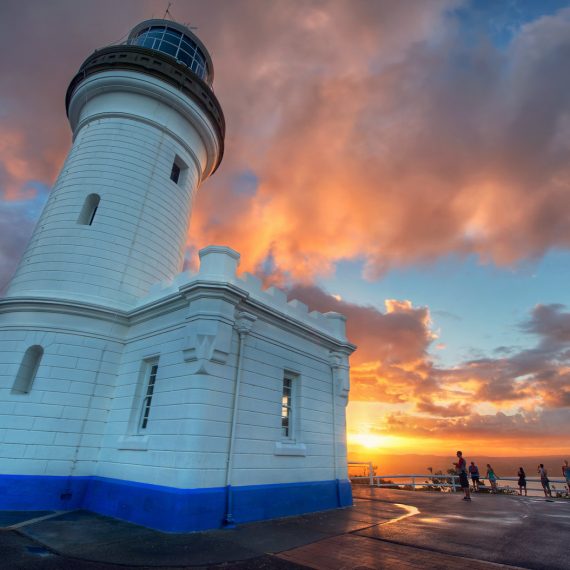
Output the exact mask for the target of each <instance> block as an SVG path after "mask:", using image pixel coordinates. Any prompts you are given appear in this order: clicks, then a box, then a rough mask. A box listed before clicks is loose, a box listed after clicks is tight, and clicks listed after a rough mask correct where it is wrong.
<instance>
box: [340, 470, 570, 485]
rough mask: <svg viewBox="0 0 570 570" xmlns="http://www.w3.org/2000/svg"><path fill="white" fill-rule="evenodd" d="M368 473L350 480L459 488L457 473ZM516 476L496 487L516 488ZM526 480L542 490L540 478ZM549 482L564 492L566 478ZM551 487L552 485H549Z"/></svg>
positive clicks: (502, 478) (504, 479)
mask: <svg viewBox="0 0 570 570" xmlns="http://www.w3.org/2000/svg"><path fill="white" fill-rule="evenodd" d="M350 465H360V466H365V465H366V466H368V465H369V466H370V469H372V464H368V463H349V466H350ZM369 473H370V474H369V475H367V476H355V477H350V479H351V481H355V480H356V481H360V480H366V479H367V480H368V481H369V485H370V486H371V487H394V486H398V487H400V486H404V485H405V486H411V487H412V488H413V489H414V490H415V489H416V487H425V486H428V485H429V486H431V487H442V488H450V489H452V490H453V492H455V491H457V490H458V489H459V487H460V486H459V475H452V474H441V475H440V474H433V475H432V474H431V473H407V474H403V475H402V474H396V475H376V474H371V473H372V470H371V471H370V472H369ZM386 479H411V482H409V481H408V482H404V483H398V482H391V483H386V482H381V481H385V480H386ZM417 479H421V480H420V481H417ZM441 479H446V480H450V481H451V482H449V483H448V482H437V483H436V482H435V480H438V481H439V480H441ZM488 480H489V479H488V477H481V476H480V477H479V481H488ZM518 480H519V479H518V477H500V478H498V479H497V489H498V490H501V489H503V490H507V489H510V490H517V489H518ZM500 481H515V482H516V483H517V484H516V485H514V486H512V487H511V486H509V485H502V486H501V485H500V484H499V482H500ZM526 481H527V489H528V490H531V491H537V490H538V491H541V490H542V484H541V480H540V478H539V477H526ZM549 481H550V484H551V486H552V485H553V484H561V485H562V489H563V492H566V480H565V479H550V478H549ZM528 483H537V484H538V486H537V487H530V486H529V485H528ZM488 488H489V487H487V486H485V489H488ZM551 488H552V487H551ZM552 491H554V492H557V491H558V489H552Z"/></svg>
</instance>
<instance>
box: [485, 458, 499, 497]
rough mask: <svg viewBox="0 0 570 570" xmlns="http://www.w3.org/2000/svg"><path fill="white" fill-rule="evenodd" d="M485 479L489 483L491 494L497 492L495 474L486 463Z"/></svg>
mask: <svg viewBox="0 0 570 570" xmlns="http://www.w3.org/2000/svg"><path fill="white" fill-rule="evenodd" d="M487 479H489V483H491V493H496V492H497V479H498V477H497V474H496V473H495V470H494V469H493V468H492V467H491V466H490V465H489V464H488V463H487Z"/></svg>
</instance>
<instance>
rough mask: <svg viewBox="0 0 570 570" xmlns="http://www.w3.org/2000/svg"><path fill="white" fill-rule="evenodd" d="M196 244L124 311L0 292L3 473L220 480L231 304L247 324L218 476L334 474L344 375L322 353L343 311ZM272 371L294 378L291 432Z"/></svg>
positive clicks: (342, 468)
mask: <svg viewBox="0 0 570 570" xmlns="http://www.w3.org/2000/svg"><path fill="white" fill-rule="evenodd" d="M205 251H206V253H204V252H202V253H203V256H202V257H203V258H202V267H201V271H200V273H198V274H197V275H195V276H192V277H190V278H189V279H187V280H186V282H183V283H180V282H179V285H178V289H177V292H175V293H173V292H172V291H169V292H166V293H165V294H164V295H163V297H158V298H152V300H149V301H148V302H147V303H146V304H143V305H142V306H140V307H138V308H136V309H134V310H131V311H130V312H121V311H112V310H102V309H97V308H96V307H91V308H89V307H86V306H85V305H81V304H72V303H64V302H60V303H56V302H52V301H49V302H48V301H32V300H29V301H26V300H10V299H8V300H6V301H4V302H3V303H0V371H2V372H1V373H0V442H2V444H3V445H2V447H1V448H0V449H1V452H0V457H1V458H2V461H3V462H4V463H3V465H4V466H5V468H4V472H5V473H15V474H50V475H99V476H102V477H109V478H116V479H123V480H129V481H138V482H143V483H150V484H156V485H166V486H173V487H179V488H201V487H222V486H224V485H225V484H226V481H227V479H228V474H227V466H228V457H229V456H228V453H229V447H230V436H231V425H232V414H233V406H234V390H235V387H236V379H237V376H238V374H237V364H238V344H239V339H238V333H237V331H236V318H237V316H238V315H242V314H243V313H246V314H247V315H249V319H250V321H251V322H252V323H253V325H252V327H251V330H249V332H248V334H245V335H244V336H243V337H242V338H243V344H242V352H241V355H242V358H241V375H240V395H239V401H238V406H237V418H236V428H235V432H234V433H235V446H234V453H233V458H232V465H233V470H232V474H231V477H230V482H231V484H232V485H234V486H241V485H257V484H275V483H290V482H305V481H329V480H333V479H337V478H340V479H343V478H346V442H345V437H344V435H345V404H346V386H345V385H344V384H343V382H344V380H343V377H342V375H340V374H339V372H338V370H339V369H338V367H337V368H335V367H334V366H332V365H331V363H333V361H334V362H336V360H334V359H333V360H331V352H332V353H334V354H340V355H341V356H340V357H337V360H338V361H339V362H341V364H345V363H346V358H347V355H348V354H349V353H350V352H351V350H352V348H353V347H352V346H351V345H350V344H348V343H347V341H346V339H345V337H344V330H343V329H342V327H341V326H340V325H341V324H343V320H342V318H341V317H340V316H338V315H336V314H330V315H328V316H323V315H320V314H315V313H312V314H310V315H309V314H308V313H307V311H306V308H303V307H304V306H302V304H300V303H287V301H286V299H285V298H284V297H283V296H282V295H279V294H278V292H277V291H276V290H272V291H270V292H269V293H268V292H264V291H261V290H258V289H257V285H256V283H255V282H254V281H252V280H251V278H247V279H246V280H245V281H243V280H240V279H238V278H237V277H236V274H235V270H236V266H237V259H238V256H237V254H235V252H232V251H231V250H228V249H227V248H207V250H205ZM246 287H249V289H250V291H248V290H247V288H246ZM149 299H151V298H149ZM268 299H269V300H270V301H271V303H272V304H269V302H268ZM262 300H265V301H266V302H265V303H262V302H261V301H262ZM313 323H318V324H319V326H320V328H317V327H315V326H313V327H311V326H310V325H312V324H313ZM327 327H328V328H327ZM321 329H322V330H321ZM36 344H38V345H41V346H42V347H43V349H44V355H43V357H42V360H41V364H40V367H39V369H38V372H37V375H36V379H35V381H34V384H33V387H32V390H31V391H30V393H29V394H15V393H13V391H12V387H13V385H14V380H15V377H16V375H17V372H18V367H19V365H20V362H21V360H22V357H23V355H24V353H25V351H26V349H27V348H29V347H30V346H32V345H36ZM339 351H340V352H339ZM151 361H152V362H155V361H157V362H158V374H157V379H156V385H155V390H154V394H153V400H152V406H151V411H150V415H149V422H148V426H147V428H146V429H144V430H142V429H140V427H139V420H140V414H141V410H142V404H143V397H144V391H145V385H144V380H145V378H144V375H143V370H144V367H145V366H146V365H147V364H145V363H148V362H151ZM337 364H338V363H337ZM346 371H347V369H346ZM285 372H288V373H292V374H293V375H295V379H294V385H295V391H294V403H293V433H292V435H291V437H290V438H285V439H284V438H283V437H282V434H281V396H282V389H283V377H284V374H285ZM333 398H334V401H335V402H336V408H335V409H334V412H333ZM334 421H336V428H335V427H334V426H333V422H334ZM334 434H336V435H334ZM335 439H336V448H335V447H334V446H333V442H334V441H335ZM335 461H336V468H335Z"/></svg>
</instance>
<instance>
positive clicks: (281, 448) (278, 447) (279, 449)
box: [273, 441, 307, 457]
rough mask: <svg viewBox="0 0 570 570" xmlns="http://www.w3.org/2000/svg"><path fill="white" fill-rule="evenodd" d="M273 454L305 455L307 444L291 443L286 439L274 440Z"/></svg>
mask: <svg viewBox="0 0 570 570" xmlns="http://www.w3.org/2000/svg"><path fill="white" fill-rule="evenodd" d="M273 453H274V455H297V456H299V457H305V455H307V446H306V445H305V444H304V443H293V442H287V441H277V442H275V451H274V452H273Z"/></svg>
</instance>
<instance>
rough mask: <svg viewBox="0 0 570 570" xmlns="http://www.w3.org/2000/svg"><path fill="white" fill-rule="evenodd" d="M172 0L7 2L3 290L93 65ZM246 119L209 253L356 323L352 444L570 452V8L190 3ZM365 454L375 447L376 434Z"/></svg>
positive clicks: (516, 0) (233, 104)
mask: <svg viewBox="0 0 570 570" xmlns="http://www.w3.org/2000/svg"><path fill="white" fill-rule="evenodd" d="M167 4H168V2H167V1H151V0H146V1H145V0H120V1H118V0H97V1H96V2H95V1H89V2H88V1H82V0H66V1H64V0H50V1H43V0H35V1H31V0H2V1H1V3H0V82H1V89H0V193H1V198H2V201H1V202H0V290H3V289H4V288H5V286H6V284H7V282H8V281H9V279H10V277H11V275H12V273H13V271H14V269H15V267H16V264H17V263H18V261H19V258H20V256H21V254H22V252H23V249H24V247H25V245H26V243H27V240H28V239H29V237H30V234H31V231H32V229H33V226H34V224H35V222H36V221H37V218H38V216H39V213H40V212H41V209H42V207H43V205H44V203H45V201H46V198H47V195H48V193H49V190H50V186H51V185H52V184H53V182H54V179H55V176H56V175H57V173H58V170H59V168H60V167H61V165H62V162H63V160H64V158H65V155H66V153H67V151H68V149H69V146H70V139H71V136H70V131H69V125H68V123H67V119H66V116H65V106H64V97H65V91H66V89H67V86H68V84H69V81H70V80H71V78H72V77H73V75H74V74H75V73H76V71H77V69H78V68H79V66H80V65H81V63H82V61H83V60H84V59H85V58H86V57H87V56H88V55H89V54H90V53H91V52H92V51H94V50H95V49H96V48H99V47H103V46H105V45H108V44H111V43H118V42H119V41H120V40H121V38H124V37H125V36H126V34H127V33H128V32H129V30H130V28H132V27H133V26H134V25H135V24H136V23H138V22H139V21H141V20H144V19H148V18H151V17H162V16H163V14H164V10H165V8H166V6H167ZM171 13H172V15H173V17H174V18H175V19H177V20H178V21H180V22H184V23H189V24H190V25H192V26H197V30H196V33H197V34H198V35H199V37H200V38H201V39H202V40H203V42H204V43H205V44H206V46H207V47H208V49H209V51H210V53H211V54H212V58H213V61H214V67H215V81H214V90H215V92H216V95H217V96H218V98H219V100H220V102H221V104H222V107H223V109H224V112H225V115H226V122H227V137H226V150H225V156H224V160H223V163H222V165H221V167H220V169H219V170H218V171H217V172H216V173H215V175H214V176H213V177H212V178H211V179H210V180H208V181H207V182H206V183H205V184H204V186H203V187H202V188H201V189H200V191H199V193H198V197H197V200H196V203H195V206H194V212H193V218H192V223H191V228H190V233H189V236H188V254H187V265H189V266H193V265H195V264H196V263H197V250H198V249H200V248H202V247H204V246H206V245H208V244H220V245H228V246H231V247H233V248H234V249H236V250H238V251H239V252H240V253H241V256H242V264H241V269H242V270H244V271H251V272H255V273H257V274H258V275H259V276H261V277H262V278H263V279H264V280H265V282H266V283H267V284H268V285H269V284H277V285H279V286H281V287H284V288H287V289H289V290H290V292H291V296H292V297H296V298H299V299H301V300H303V301H304V302H306V303H307V304H308V305H309V306H310V308H311V309H317V310H322V311H326V310H335V311H339V312H342V313H344V314H345V315H346V316H347V317H348V319H349V320H348V332H349V337H350V340H351V341H352V342H354V343H355V344H357V345H358V347H359V348H358V351H357V352H356V353H355V354H354V356H353V357H352V362H351V363H352V373H351V378H352V391H351V399H350V404H349V408H348V420H349V426H348V427H349V433H348V439H349V449H350V450H352V451H353V452H355V451H359V450H360V451H364V452H366V450H370V453H372V452H377V451H382V452H387V453H392V452H393V453H409V452H414V453H434V454H438V453H441V454H449V452H450V449H451V450H455V449H456V448H463V449H467V450H469V453H470V454H471V453H485V454H488V455H493V454H494V455H501V454H504V455H517V454H519V455H520V454H524V455H540V454H555V453H556V454H561V453H564V452H568V451H569V450H570V446H569V445H568V428H569V426H570V289H569V287H568V284H569V283H570V63H569V62H570V2H569V1H568V0H567V1H562V0H503V1H499V0H471V1H461V0H417V1H414V0H384V1H382V0H369V1H359V0H350V1H322V2H321V1H308V0H305V1H295V0H283V1H270V0H263V1H261V0H259V1H240V0H225V1H218V0H208V1H207V2H206V1H185V0H177V1H175V2H173V5H172V7H171ZM361 448H362V449H361Z"/></svg>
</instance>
